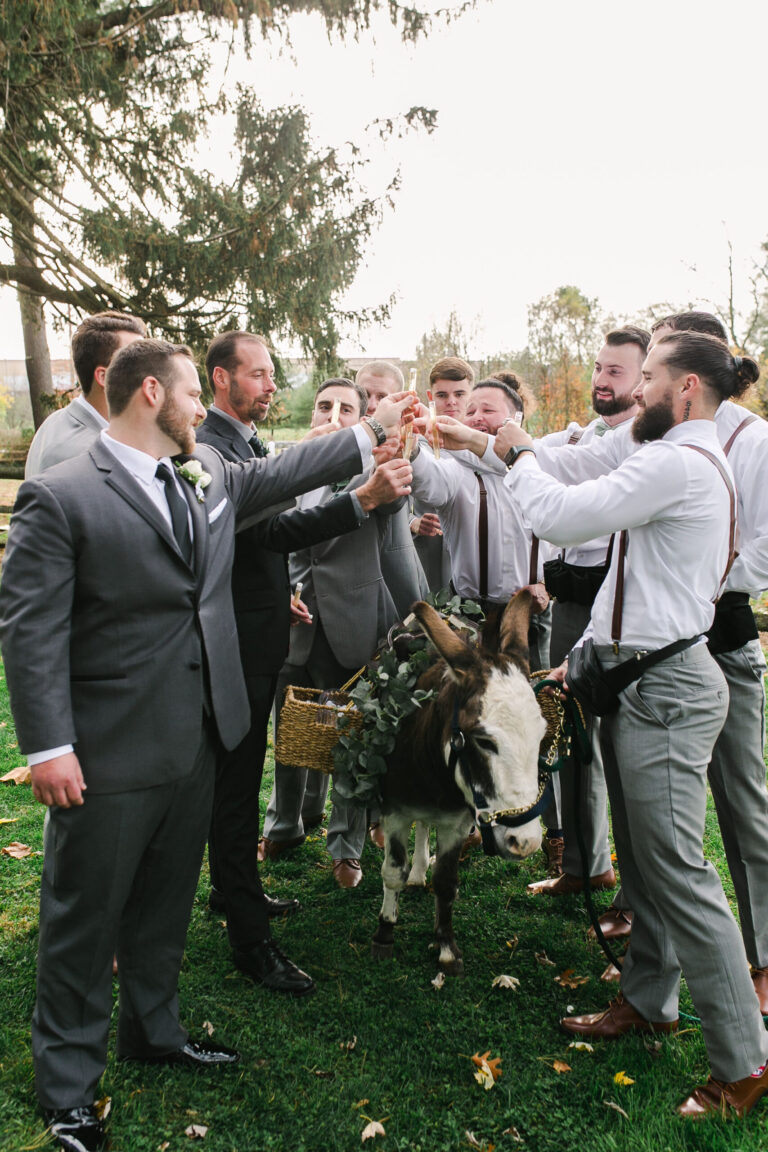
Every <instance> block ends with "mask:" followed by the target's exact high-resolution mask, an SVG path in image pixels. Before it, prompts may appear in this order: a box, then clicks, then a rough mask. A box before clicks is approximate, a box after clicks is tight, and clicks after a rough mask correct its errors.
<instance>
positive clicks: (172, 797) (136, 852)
mask: <svg viewBox="0 0 768 1152" xmlns="http://www.w3.org/2000/svg"><path fill="white" fill-rule="evenodd" d="M213 781H214V749H213V741H212V739H211V734H210V732H209V731H208V723H207V722H206V723H205V724H204V726H203V730H202V733H201V740H200V746H199V750H198V754H197V757H196V760H195V764H194V768H193V770H192V771H191V772H190V774H189V775H188V776H184V777H183V778H182V779H180V780H176V781H174V782H173V783H171V784H161V785H158V786H157V787H156V788H142V789H137V790H136V791H133V792H119V793H114V794H111V795H103V794H100V795H90V794H89V793H88V792H86V794H85V803H84V804H83V805H81V806H80V807H76V808H52V809H50V811H49V814H48V817H47V819H46V828H45V860H44V864H43V881H42V888H41V893H40V942H39V951H38V966H37V1001H36V1004H35V1011H34V1016H33V1019H32V1053H33V1056H34V1061H35V1078H36V1084H37V1094H38V1097H39V1099H40V1103H41V1105H42V1106H43V1108H46V1109H56V1108H76V1107H81V1106H83V1105H86V1104H91V1103H93V1101H94V1099H95V1098H96V1086H97V1084H98V1081H99V1078H100V1077H101V1075H102V1073H103V1071H104V1067H105V1065H106V1059H107V1038H108V1033H109V1022H110V1016H111V1012H112V957H113V955H114V954H115V952H116V953H117V957H118V964H119V970H120V974H119V980H120V1011H119V1017H118V1033H117V1050H118V1056H124V1057H125V1056H139V1057H142V1056H152V1055H160V1054H162V1053H165V1052H169V1051H172V1050H173V1049H174V1048H178V1047H180V1046H181V1045H183V1044H184V1043H185V1042H186V1039H187V1033H186V1032H185V1030H184V1029H183V1028H182V1027H181V1025H180V1024H179V1013H178V999H177V984H178V977H179V970H180V968H181V961H182V957H183V954H184V942H185V939H186V934H187V927H188V925H189V916H190V911H191V908H192V901H193V899H194V895H195V889H196V887H197V879H198V876H199V874H200V863H201V859H202V854H203V848H204V846H205V839H206V836H207V833H208V826H209V822H210V816H211V802H212V796H213Z"/></svg>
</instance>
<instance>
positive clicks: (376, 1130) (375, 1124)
mask: <svg viewBox="0 0 768 1152" xmlns="http://www.w3.org/2000/svg"><path fill="white" fill-rule="evenodd" d="M377 1136H386V1132H385V1130H384V1125H383V1124H380V1123H379V1121H378V1120H371V1122H370V1124H366V1126H365V1128H363V1133H362V1135H361V1137H360V1140H361V1142H362V1143H363V1144H364V1143H365V1141H366V1140H374V1139H375V1138H376V1137H377Z"/></svg>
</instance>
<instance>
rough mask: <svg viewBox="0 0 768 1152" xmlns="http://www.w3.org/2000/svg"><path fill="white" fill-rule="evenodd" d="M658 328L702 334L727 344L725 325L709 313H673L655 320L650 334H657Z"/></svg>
mask: <svg viewBox="0 0 768 1152" xmlns="http://www.w3.org/2000/svg"><path fill="white" fill-rule="evenodd" d="M659 328H671V329H672V330H673V331H674V332H703V333H704V334H705V335H708V336H715V337H716V338H717V339H718V340H723V341H725V343H726V344H727V343H728V333H727V332H726V330H725V325H724V324H723V323H722V321H721V320H718V318H717V316H713V315H712V313H711V312H673V313H672V314H671V316H663V317H662V319H661V320H657V321H656V323H655V324H653V325H652V326H651V332H658V330H659Z"/></svg>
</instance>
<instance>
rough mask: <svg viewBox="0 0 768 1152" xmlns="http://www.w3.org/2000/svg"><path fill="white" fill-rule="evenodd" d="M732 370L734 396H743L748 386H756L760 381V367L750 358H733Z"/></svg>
mask: <svg viewBox="0 0 768 1152" xmlns="http://www.w3.org/2000/svg"><path fill="white" fill-rule="evenodd" d="M733 370H734V372H735V374H736V387H735V388H734V391H733V395H734V396H743V395H744V393H745V392H746V391H747V389H748V388H749V386H750V384H756V383H757V381H758V380H759V379H760V366H759V365H758V364H757V362H756V361H755V360H753V359H752V357H751V356H734V358H733Z"/></svg>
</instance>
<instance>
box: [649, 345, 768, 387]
mask: <svg viewBox="0 0 768 1152" xmlns="http://www.w3.org/2000/svg"><path fill="white" fill-rule="evenodd" d="M656 348H658V350H659V352H660V353H661V355H662V357H663V363H664V365H665V366H666V367H667V368H668V369H669V371H670V372H671V373H673V374H677V375H682V374H683V373H684V372H692V373H694V374H695V375H696V376H698V377H699V378H700V379H701V380H702V381H703V382H704V383H705V384H707V385H709V387H710V388H711V389H712V390H713V392H715V393H717V395H718V396H719V397H720V399H721V400H729V399H730V398H731V397H732V396H736V397H739V396H743V395H744V393H745V392H746V391H747V389H748V388H749V386H750V384H754V383H755V382H756V381H757V380H758V379H759V377H760V368H759V367H758V365H757V363H756V362H755V361H754V360H753V359H752V358H751V357H750V356H732V355H731V350H730V348H729V347H728V345H727V344H726V343H724V342H723V341H722V340H721V339H720V338H719V337H718V336H712V335H710V334H709V333H708V332H692V331H690V330H686V331H682V332H670V333H669V334H668V335H666V336H662V337H661V339H660V340H659V342H658V344H657V345H656Z"/></svg>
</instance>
